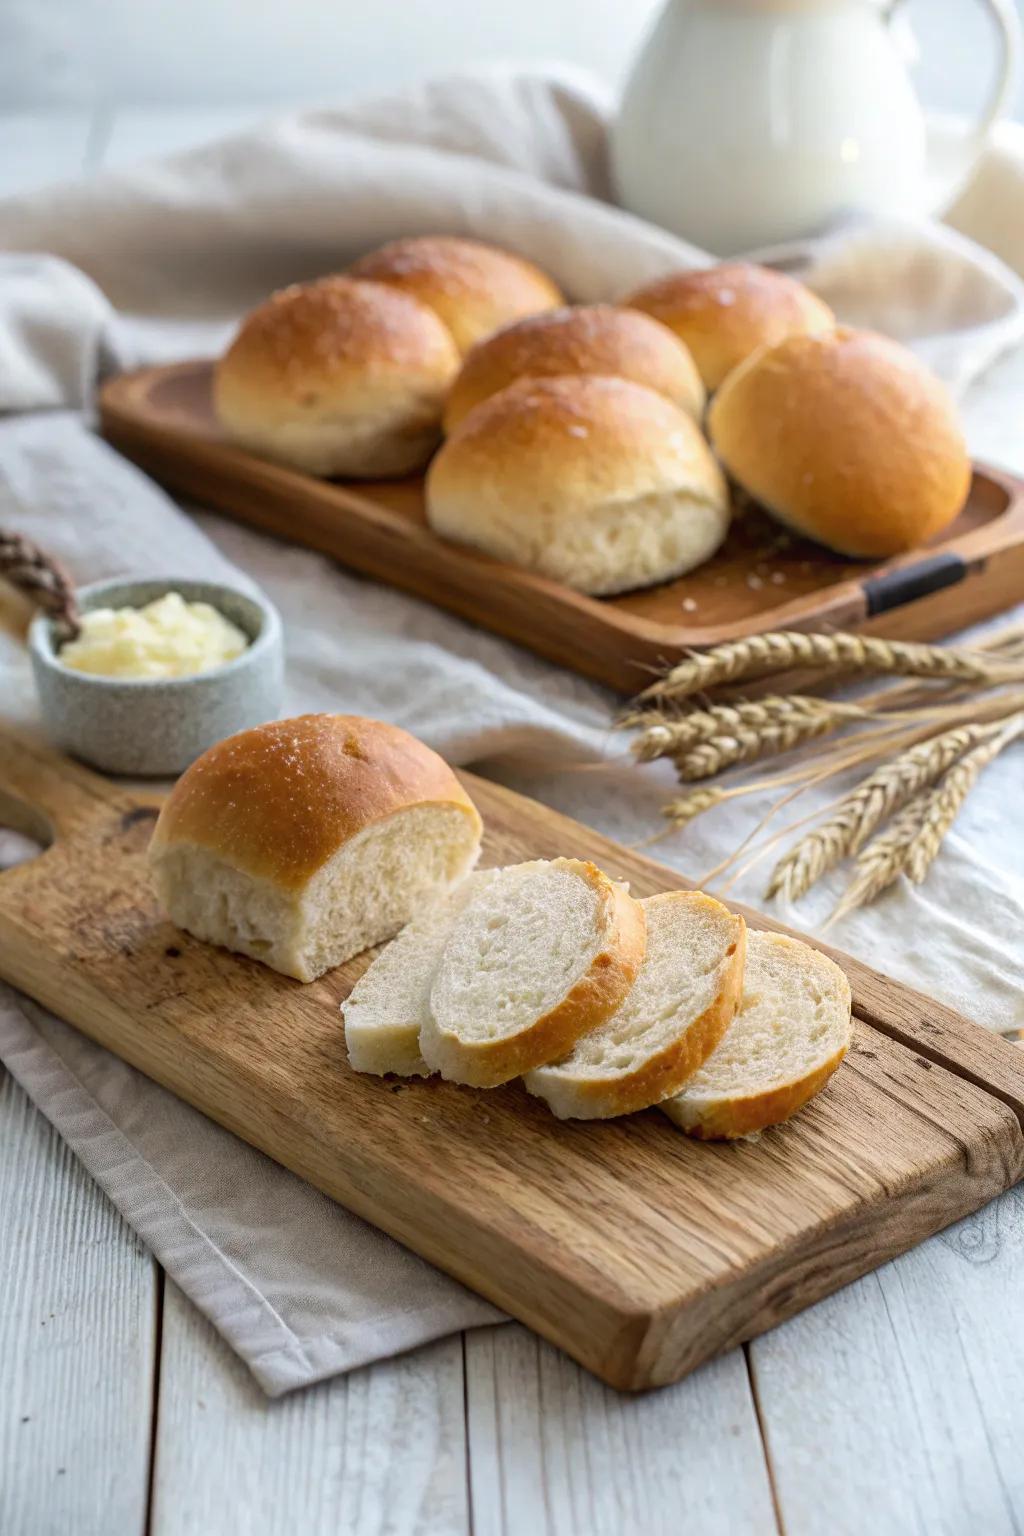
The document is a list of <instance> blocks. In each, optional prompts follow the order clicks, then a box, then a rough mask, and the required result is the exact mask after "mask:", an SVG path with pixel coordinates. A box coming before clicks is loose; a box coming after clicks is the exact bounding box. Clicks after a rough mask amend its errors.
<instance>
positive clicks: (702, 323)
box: [625, 261, 835, 390]
mask: <svg viewBox="0 0 1024 1536" xmlns="http://www.w3.org/2000/svg"><path fill="white" fill-rule="evenodd" d="M625 302H626V303H627V304H629V305H630V306H631V307H632V308H634V309H642V310H643V311H644V312H645V313H646V314H648V315H653V317H654V319H655V320H660V321H661V323H662V325H667V326H668V328H669V330H670V331H673V332H674V333H675V335H676V336H678V337H679V339H680V341H683V342H685V343H686V345H687V346H688V347H689V349H690V351H691V353H692V354H693V359H694V361H695V363H696V364H697V367H698V369H699V370H700V376H701V378H702V379H703V381H704V385H705V387H706V388H707V389H708V390H714V389H717V388H718V386H719V385H720V384H721V382H722V380H723V379H724V378H725V376H726V375H727V374H728V373H729V372H730V371H731V370H732V369H733V368H735V367H737V366H738V365H739V364H740V363H742V362H743V361H744V360H745V359H746V358H748V357H749V356H750V354H751V353H752V352H754V351H756V350H757V348H758V347H762V346H767V345H770V344H772V343H774V342H777V341H782V340H783V339H784V338H785V337H786V336H792V335H816V334H818V333H819V332H822V331H827V330H830V329H831V328H832V327H833V326H834V325H835V316H834V315H833V313H832V311H831V310H830V309H829V308H828V306H827V304H823V303H822V301H821V299H819V298H817V297H816V295H815V294H813V293H812V292H811V290H810V289H809V288H807V287H805V286H804V284H803V283H799V282H797V281H796V279H795V278H792V277H787V276H786V274H785V273H783V272H774V271H772V270H771V269H770V268H768V267H759V266H755V265H754V263H752V262H749V261H731V262H723V263H722V264H721V265H719V266H716V267H702V268H700V269H699V270H697V271H692V272H672V273H670V274H669V275H668V276H667V277H661V278H657V279H656V280H655V281H654V282H653V283H647V284H645V285H644V287H642V288H639V289H637V291H636V293H634V294H631V295H630V297H629V298H628V299H626V300H625Z"/></svg>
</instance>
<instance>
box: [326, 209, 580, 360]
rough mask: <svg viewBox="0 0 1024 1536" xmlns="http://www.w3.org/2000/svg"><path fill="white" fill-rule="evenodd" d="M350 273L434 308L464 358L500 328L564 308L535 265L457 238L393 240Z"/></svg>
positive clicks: (553, 286)
mask: <svg viewBox="0 0 1024 1536" xmlns="http://www.w3.org/2000/svg"><path fill="white" fill-rule="evenodd" d="M349 270H350V274H351V276H352V277H359V278H370V279H372V280H373V281H374V282H377V283H387V284H388V286H389V287H391V288H394V289H396V290H399V291H401V292H403V293H405V294H408V295H410V296H411V297H412V298H415V299H419V300H420V302H421V303H423V304H426V305H428V306H429V307H430V308H431V309H432V310H433V311H434V313H435V314H436V315H438V316H439V318H440V319H441V320H443V321H444V323H445V325H446V326H447V327H448V330H449V332H450V333H451V335H452V337H453V339H454V341H455V345H456V347H457V348H458V350H459V352H460V353H463V354H464V353H466V352H468V351H469V349H470V347H471V346H473V344H474V343H475V342H477V341H480V340H481V338H482V337H484V336H489V335H490V334H491V332H492V331H496V330H498V329H499V327H501V326H503V325H509V324H510V323H511V322H512V321H513V320H519V319H522V318H523V317H524V316H526V315H533V314H537V313H538V312H539V311H541V310H545V309H553V308H554V307H555V305H557V304H562V303H564V298H563V295H562V294H561V292H560V291H559V289H558V288H557V287H556V286H555V284H554V283H553V282H552V280H551V278H550V277H548V276H547V274H546V273H544V272H542V271H541V269H540V268H539V267H537V266H534V264H533V262H532V261H527V260H526V259H525V258H524V257H522V256H516V255H514V254H513V253H512V252H511V251H503V250H500V249H499V248H498V247H497V246H494V245H486V244H485V243H484V242H483V241H481V240H469V239H466V238H464V237H463V236H457V235H420V236H414V237H411V238H409V239H406V240H392V241H389V243H388V244H387V245H382V246H381V247H380V249H379V250H376V251H370V252H369V254H368V255H366V256H363V257H361V259H360V260H359V261H357V262H356V263H355V265H354V266H352V267H351V268H350V269H349Z"/></svg>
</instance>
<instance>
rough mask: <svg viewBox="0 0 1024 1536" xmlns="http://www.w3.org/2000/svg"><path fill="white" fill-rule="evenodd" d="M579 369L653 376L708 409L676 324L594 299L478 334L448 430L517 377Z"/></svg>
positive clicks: (662, 387) (693, 412) (673, 393)
mask: <svg viewBox="0 0 1024 1536" xmlns="http://www.w3.org/2000/svg"><path fill="white" fill-rule="evenodd" d="M572 374H605V375H617V376H618V377H620V378H624V379H632V380H633V382H634V383H636V384H646V385H647V387H648V388H649V389H654V390H657V392H658V393H659V394H661V395H664V396H665V397H666V399H668V400H671V401H673V403H674V404H676V405H678V406H679V407H680V408H681V409H682V410H684V411H686V413H687V414H688V415H690V416H694V417H696V418H698V419H699V418H700V416H701V413H702V412H703V409H704V402H705V394H704V387H703V385H702V384H701V381H700V375H699V374H698V372H697V367H696V364H695V363H694V361H693V358H692V357H691V356H690V354H689V352H688V350H687V348H686V347H685V346H684V345H683V343H682V342H681V341H679V340H678V338H677V337H675V336H674V335H673V334H672V332H671V331H669V330H668V329H667V328H666V327H665V326H663V325H660V324H659V323H658V322H657V321H656V320H653V319H652V318H651V317H650V315H645V314H641V313H640V311H639V310H636V309H623V308H620V307H618V306H616V305H612V304H589V305H579V306H576V307H566V308H562V309H552V310H548V311H547V313H545V314H541V315H531V316H530V317H529V318H527V319H526V320H519V321H517V322H516V323H515V324H514V325H509V326H506V327H505V329H504V330H501V331H496V332H495V334H494V335H493V336H488V337H486V338H485V339H484V340H483V341H480V342H478V343H477V345H476V346H475V347H473V349H472V350H471V352H470V353H469V355H468V357H467V358H466V360H465V362H464V363H463V365H462V371H461V372H460V373H459V375H458V377H457V378H456V380H455V383H454V384H453V385H452V388H451V393H450V394H449V396H448V402H447V404H446V406H445V413H444V426H445V431H446V432H452V431H454V430H455V428H456V427H457V426H458V425H459V423H460V422H462V421H463V420H464V419H465V417H466V416H467V415H468V414H469V412H470V411H471V410H472V409H473V408H474V407H475V406H477V405H479V404H480V403H481V401H483V400H487V399H489V398H490V396H492V395H495V394H497V393H498V391H499V390H502V389H504V388H506V386H507V385H509V384H512V383H514V382H515V380H516V379H522V378H534V379H536V378H551V377H555V376H558V375H572Z"/></svg>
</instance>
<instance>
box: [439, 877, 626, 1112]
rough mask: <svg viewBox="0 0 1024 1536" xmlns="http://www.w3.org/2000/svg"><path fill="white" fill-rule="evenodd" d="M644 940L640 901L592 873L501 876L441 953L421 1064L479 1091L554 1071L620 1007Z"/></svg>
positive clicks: (471, 908)
mask: <svg viewBox="0 0 1024 1536" xmlns="http://www.w3.org/2000/svg"><path fill="white" fill-rule="evenodd" d="M644 930H645V921H644V914H643V909H642V907H641V906H640V904H639V902H636V901H634V900H633V899H632V897H631V896H630V895H629V894H628V892H627V891H626V890H625V888H624V887H622V886H620V885H616V884H615V882H614V881H612V880H610V879H609V878H608V876H607V875H605V874H603V873H602V872H601V871H600V870H599V869H597V868H596V867H595V866H594V865H593V864H589V863H585V862H582V861H581V860H578V859H554V860H552V861H551V862H545V861H544V860H535V861H532V862H530V863H527V864H516V865H513V866H512V867H511V868H508V869H503V870H501V871H500V872H499V873H498V874H497V875H496V876H495V878H494V879H493V880H492V881H491V882H490V883H489V884H488V886H487V887H486V889H485V890H484V891H483V892H482V893H481V894H480V895H478V896H477V897H476V898H475V899H474V900H473V901H472V902H471V903H470V904H469V906H468V907H467V908H466V910H465V912H464V913H463V914H462V917H461V919H460V920H459V922H458V923H457V924H456V926H455V928H454V930H453V932H452V934H451V937H450V938H449V939H448V942H447V944H446V945H445V949H444V954H443V955H442V957H441V962H440V965H439V967H438V970H437V975H436V976H435V978H434V984H433V987H432V989H431V998H430V1007H431V1018H430V1019H429V1020H427V1021H426V1022H425V1023H424V1026H423V1029H422V1030H421V1033H420V1050H421V1052H422V1054H423V1059H424V1061H425V1062H427V1064H428V1065H429V1066H430V1067H432V1068H433V1069H434V1070H436V1071H439V1072H440V1073H441V1074H442V1076H444V1077H447V1078H450V1079H452V1080H454V1081H456V1082H463V1083H471V1084H473V1085H474V1086H476V1087H485V1088H486V1087H493V1086H495V1085H496V1084H498V1083H503V1082H507V1081H508V1080H509V1079H511V1078H513V1077H519V1076H520V1075H521V1074H522V1073H523V1072H525V1071H528V1070H529V1069H530V1068H532V1067H535V1066H540V1065H542V1064H543V1063H544V1062H547V1061H556V1060H559V1059H560V1058H561V1057H563V1056H564V1055H566V1053H567V1052H568V1051H569V1050H571V1048H572V1046H573V1045H574V1044H575V1043H576V1041H577V1040H578V1039H579V1038H580V1036H581V1035H584V1034H586V1032H587V1031H588V1030H591V1029H595V1028H596V1027H597V1026H598V1025H599V1024H601V1023H603V1022H604V1020H605V1019H606V1018H607V1017H608V1016H609V1014H611V1013H613V1012H614V1011H615V1009H616V1008H617V1007H619V1005H620V1004H621V1002H622V1001H623V998H624V997H625V996H626V993H627V992H628V991H629V988H630V987H631V986H632V984H633V981H634V978H635V977H636V974H637V972H638V970H639V968H640V965H641V962H642V960H643V955H644V944H645V940H644Z"/></svg>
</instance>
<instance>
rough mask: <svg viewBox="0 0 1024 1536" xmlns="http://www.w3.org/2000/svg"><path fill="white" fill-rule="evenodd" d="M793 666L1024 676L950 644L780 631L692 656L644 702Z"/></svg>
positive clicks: (962, 676)
mask: <svg viewBox="0 0 1024 1536" xmlns="http://www.w3.org/2000/svg"><path fill="white" fill-rule="evenodd" d="M794 668H811V669H813V670H814V671H816V672H824V673H826V674H829V675H834V674H837V673H852V672H861V673H865V672H874V673H895V674H898V675H901V676H905V677H922V678H932V679H938V680H940V681H945V682H950V681H958V682H971V683H988V682H997V681H1003V680H1006V679H1008V678H1011V677H1019V676H1020V675H1021V668H1020V666H1019V665H1017V666H1014V665H1013V664H1012V663H1011V662H1006V661H1004V662H994V661H992V660H991V659H990V658H989V657H986V656H985V655H983V654H981V653H980V652H972V651H966V650H957V649H954V648H952V647H948V646H937V645H920V644H917V643H915V642H912V641H904V640H881V639H878V638H877V637H875V636H872V635H854V634H834V635H818V634H806V635H805V634H802V633H800V632H799V631H792V630H779V631H776V632H773V633H769V634H765V635H751V636H750V637H749V638H748V639H746V640H734V641H730V642H728V643H727V644H725V645H717V646H713V647H712V648H711V649H710V650H708V651H702V652H699V653H697V654H695V655H693V656H690V657H689V658H688V659H687V660H686V661H683V662H680V663H679V664H678V665H677V666H675V667H673V668H672V669H671V670H670V671H669V672H668V673H666V675H665V676H664V677H662V678H659V679H658V680H657V682H654V683H652V684H651V686H650V687H649V688H645V689H644V691H643V693H641V694H640V698H641V699H656V700H658V701H659V702H660V701H663V700H672V701H676V700H679V699H687V698H691V697H692V696H693V694H695V693H704V692H706V691H707V690H708V689H709V688H715V687H718V686H719V685H720V684H722V683H736V682H743V681H745V680H746V679H748V678H754V677H759V678H760V677H766V676H768V675H770V674H771V673H773V672H789V671H791V670H792V669H794Z"/></svg>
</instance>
